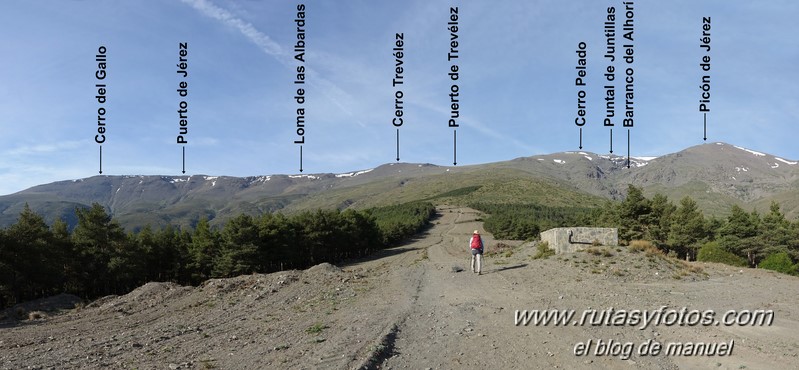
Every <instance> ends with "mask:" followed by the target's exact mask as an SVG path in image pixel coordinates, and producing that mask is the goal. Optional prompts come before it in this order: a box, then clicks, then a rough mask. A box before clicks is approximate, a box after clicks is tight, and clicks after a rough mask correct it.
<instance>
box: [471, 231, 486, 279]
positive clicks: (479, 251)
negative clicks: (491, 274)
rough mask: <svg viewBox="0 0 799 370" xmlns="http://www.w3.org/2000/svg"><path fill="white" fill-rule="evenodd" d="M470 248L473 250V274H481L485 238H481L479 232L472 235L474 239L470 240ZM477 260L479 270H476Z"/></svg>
mask: <svg viewBox="0 0 799 370" xmlns="http://www.w3.org/2000/svg"><path fill="white" fill-rule="evenodd" d="M469 248H470V249H471V250H472V272H475V273H477V275H480V274H481V271H482V270H481V269H480V268H481V263H480V262H481V261H480V260H481V259H482V257H483V238H481V237H480V232H478V231H477V230H475V231H474V234H472V238H471V239H469ZM475 260H477V268H475V265H474V263H475Z"/></svg>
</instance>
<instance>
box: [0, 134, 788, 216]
mask: <svg viewBox="0 0 799 370" xmlns="http://www.w3.org/2000/svg"><path fill="white" fill-rule="evenodd" d="M627 161H628V159H627V158H626V157H620V156H614V155H599V154H595V153H590V152H582V151H580V152H561V153H554V154H547V155H536V156H531V157H522V158H516V159H513V160H509V161H504V162H496V163H488V164H481V165H470V166H436V165H432V164H411V163H392V164H385V165H382V166H379V167H376V168H373V169H367V170H362V171H356V172H351V173H343V174H329V173H328V174H302V175H269V176H255V177H229V176H206V175H192V176H143V175H142V176H94V177H89V178H85V179H78V180H67V181H58V182H54V183H50V184H45V185H39V186H35V187H32V188H29V189H26V190H23V191H20V192H17V193H14V194H10V195H5V196H0V226H8V225H10V224H12V223H13V222H15V221H16V218H17V216H18V215H19V212H20V211H21V210H22V208H23V207H24V205H25V204H26V203H27V204H28V205H29V206H30V207H31V209H33V210H34V211H36V212H38V213H39V214H41V215H43V216H44V217H45V220H46V221H48V222H53V221H54V220H56V219H59V218H60V219H63V220H65V221H66V222H67V223H68V224H69V225H71V226H72V225H75V224H76V222H77V220H76V216H75V212H74V211H75V208H76V207H87V206H89V205H91V204H92V203H94V202H97V203H100V204H101V205H103V206H104V207H106V208H107V209H108V210H109V211H110V212H111V214H112V215H113V216H114V217H115V218H116V219H117V220H119V221H120V223H122V225H123V226H125V227H126V228H128V229H129V230H135V229H138V228H140V227H142V226H144V225H146V224H150V225H153V226H164V225H166V224H173V225H180V226H183V227H187V226H188V227H191V226H193V225H194V224H196V222H197V221H198V220H199V219H200V218H201V217H206V218H208V219H209V220H210V221H211V223H212V224H217V225H218V224H221V223H223V222H225V220H227V219H229V218H230V217H233V216H235V215H238V214H240V213H247V214H253V215H255V214H260V213H265V212H275V211H281V212H297V211H302V210H309V209H317V208H338V209H346V208H356V209H362V208H368V207H373V206H381V205H389V204H394V203H401V202H407V201H415V200H430V201H433V202H435V203H440V204H443V203H455V204H462V205H468V204H470V203H473V202H484V203H485V202H487V203H531V204H533V203H534V204H542V205H549V206H599V205H601V204H602V203H604V202H605V201H606V200H607V199H622V198H623V197H624V196H625V192H626V189H627V184H633V185H635V186H639V187H641V188H643V189H644V192H645V194H648V195H652V194H654V193H656V192H657V193H661V194H664V195H666V196H668V197H669V199H671V200H672V201H673V202H675V203H676V202H677V201H679V199H680V198H682V197H684V196H691V197H692V198H693V199H694V200H696V201H697V203H698V204H699V206H700V208H701V209H702V210H703V211H704V212H705V214H709V215H716V216H724V215H725V214H726V212H728V211H729V208H730V206H731V205H733V204H738V205H741V206H743V207H744V208H747V209H758V210H761V211H766V210H767V209H768V205H769V203H770V202H771V201H777V202H778V203H779V204H780V205H781V207H782V210H783V212H785V213H786V214H787V215H788V216H789V217H791V218H793V217H796V216H797V215H799V164H797V162H796V161H791V160H786V159H783V158H780V157H776V156H774V155H770V154H766V153H762V152H758V151H754V150H750V149H746V148H742V147H739V146H735V145H730V144H726V143H710V144H703V145H698V146H694V147H690V148H688V149H685V150H682V151H680V152H677V153H672V154H667V155H664V156H661V157H656V158H647V157H631V158H630V159H629V167H628V163H627Z"/></svg>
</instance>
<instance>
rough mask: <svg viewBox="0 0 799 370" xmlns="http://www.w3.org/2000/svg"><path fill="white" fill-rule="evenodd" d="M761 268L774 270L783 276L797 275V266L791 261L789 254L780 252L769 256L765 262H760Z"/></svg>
mask: <svg viewBox="0 0 799 370" xmlns="http://www.w3.org/2000/svg"><path fill="white" fill-rule="evenodd" d="M760 268H763V269H766V270H773V271H777V272H781V273H783V274H790V275H796V266H795V265H794V264H793V261H791V257H790V256H788V253H787V252H780V253H774V254H770V255H768V257H766V259H764V260H763V262H760Z"/></svg>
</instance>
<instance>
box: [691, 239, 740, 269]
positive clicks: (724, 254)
mask: <svg viewBox="0 0 799 370" xmlns="http://www.w3.org/2000/svg"><path fill="white" fill-rule="evenodd" d="M696 259H697V261H702V262H718V263H723V264H726V265H730V266H739V267H747V266H748V264H747V262H746V259H745V258H743V257H740V256H737V255H735V254H734V253H732V252H730V251H727V250H725V249H724V248H722V247H721V246H720V245H719V243H717V242H709V243H705V245H703V246H702V248H699V253H698V254H697V256H696Z"/></svg>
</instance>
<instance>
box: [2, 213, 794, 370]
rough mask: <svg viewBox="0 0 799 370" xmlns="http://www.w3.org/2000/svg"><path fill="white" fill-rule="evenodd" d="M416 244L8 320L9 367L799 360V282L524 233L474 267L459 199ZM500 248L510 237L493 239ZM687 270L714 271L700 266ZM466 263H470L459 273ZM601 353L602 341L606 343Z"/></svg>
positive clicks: (644, 364) (665, 365)
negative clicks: (636, 321)
mask: <svg viewBox="0 0 799 370" xmlns="http://www.w3.org/2000/svg"><path fill="white" fill-rule="evenodd" d="M439 212H440V217H439V218H437V219H436V220H435V222H434V225H433V227H431V228H430V229H428V230H427V231H426V232H425V233H423V234H422V235H420V236H419V237H418V238H417V239H416V240H412V241H409V242H408V243H407V244H405V245H402V246H399V247H396V248H392V249H388V250H384V251H380V252H378V253H377V254H376V255H374V256H372V257H370V258H367V259H364V260H362V261H356V262H352V263H349V264H346V265H344V266H343V267H341V268H338V267H335V266H331V265H329V264H323V265H319V266H315V267H313V268H310V269H308V270H305V271H284V272H280V273H273V274H267V275H261V274H254V275H247V276H240V277H236V278H232V279H217V280H211V281H208V282H206V283H205V284H203V285H202V286H200V287H196V288H192V287H181V286H177V285H175V284H169V283H150V284H147V285H145V286H143V287H140V288H139V289H137V290H136V291H134V292H131V293H130V294H128V295H125V296H122V297H108V298H106V299H102V300H99V301H97V302H95V303H93V304H91V305H89V306H87V307H85V308H83V309H80V310H73V311H71V312H69V313H67V314H63V315H53V316H51V317H49V318H44V319H38V320H25V321H20V322H6V323H0V369H19V368H34V369H47V368H58V369H70V368H131V369H133V368H136V369H208V368H219V369H263V368H269V369H272V368H274V369H282V368H288V369H316V368H321V369H355V368H373V369H377V368H379V369H406V368H407V369H425V368H431V369H469V368H475V369H477V368H502V369H535V368H541V369H549V368H561V369H597V368H599V369H602V368H604V369H619V368H622V369H625V368H640V369H677V368H686V369H693V368H718V369H743V368H748V369H785V368H793V367H795V364H796V362H797V361H799V358H797V354H798V353H799V296H797V295H796V292H797V288H798V287H799V279H797V278H796V277H791V276H786V275H780V274H776V273H772V272H766V271H762V270H741V269H737V268H732V267H727V266H723V265H715V264H699V265H694V264H692V265H682V264H681V263H678V262H676V261H671V260H666V259H663V258H656V257H652V256H646V255H644V254H643V253H637V254H636V253H631V252H629V251H627V249H626V248H618V247H612V248H604V249H602V250H603V251H604V252H603V253H604V254H590V253H586V252H578V253H574V254H569V255H561V256H555V257H551V258H549V259H532V258H531V257H530V256H531V255H532V254H533V253H534V250H533V248H531V247H524V246H520V245H521V242H508V241H503V242H505V243H508V244H511V245H514V246H516V247H515V248H513V249H510V250H508V251H506V252H503V253H501V254H500V255H494V256H490V257H486V258H485V262H484V266H483V275H481V276H477V275H476V274H473V273H471V272H470V271H469V259H470V255H469V251H468V246H467V243H468V239H469V236H470V235H471V233H472V231H473V230H474V229H478V230H481V231H483V228H482V223H481V222H479V221H478V218H479V214H478V213H477V212H476V211H474V210H470V209H465V208H452V207H443V208H441V209H439ZM483 237H484V240H485V244H486V245H487V252H491V249H492V248H494V247H495V246H496V243H497V241H495V240H493V239H492V238H491V235H489V234H486V233H483ZM686 266H689V267H690V266H693V267H701V268H702V269H703V271H702V272H696V271H694V272H686V271H687V270H686V269H687V267H686ZM454 267H459V268H460V269H462V271H460V272H455V271H456V270H457V269H454ZM661 306H668V307H669V308H674V309H680V308H682V307H688V308H689V309H698V310H709V309H713V310H716V312H719V313H722V312H724V311H726V310H730V309H737V310H742V309H750V310H753V309H768V310H773V312H774V313H775V321H774V323H773V324H772V325H771V326H765V327H763V326H743V327H742V326H701V325H700V326H665V325H659V326H658V325H652V326H649V327H646V328H645V329H639V328H638V327H631V326H612V325H584V326H580V325H566V326H554V325H550V326H535V325H529V326H523V325H522V326H516V325H515V315H514V313H515V310H525V309H527V310H533V309H539V310H544V309H573V310H576V311H577V315H579V314H580V313H581V312H582V311H583V310H586V309H592V308H593V309H598V310H605V309H607V308H610V307H614V308H616V309H626V310H633V309H639V310H652V309H657V308H658V307H661ZM600 339H601V340H603V341H604V342H607V341H608V340H613V341H615V342H619V343H622V344H624V343H627V342H630V343H633V344H634V345H636V346H637V345H639V344H640V343H644V342H646V341H648V340H651V341H657V342H659V343H663V344H666V343H668V342H700V341H702V342H713V343H715V342H729V341H730V340H733V341H734V343H735V347H734V352H733V354H732V355H731V356H721V357H720V356H665V355H660V356H654V357H653V356H641V355H637V354H634V353H633V354H632V355H631V356H630V357H629V358H624V359H623V358H622V357H625V356H620V355H615V356H610V355H605V356H595V355H593V351H590V353H589V355H587V356H581V357H578V356H575V355H574V354H573V348H574V347H575V344H577V343H578V342H587V341H589V340H593V343H594V348H595V347H596V342H597V340H600ZM594 348H592V350H593V349H594Z"/></svg>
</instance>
